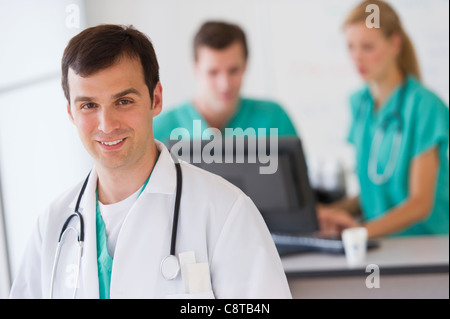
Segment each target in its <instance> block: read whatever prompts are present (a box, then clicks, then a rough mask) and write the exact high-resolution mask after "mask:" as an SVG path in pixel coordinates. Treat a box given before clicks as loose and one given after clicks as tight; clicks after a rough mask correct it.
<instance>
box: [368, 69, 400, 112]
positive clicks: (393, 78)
mask: <svg viewBox="0 0 450 319" xmlns="http://www.w3.org/2000/svg"><path fill="white" fill-rule="evenodd" d="M403 80H404V75H403V73H402V72H401V71H400V69H399V68H396V67H395V68H392V69H391V70H390V72H387V73H386V74H385V75H384V76H383V77H381V78H379V79H376V80H374V81H372V82H370V83H369V88H370V92H371V94H372V96H373V97H374V100H375V108H380V107H381V106H382V105H383V104H384V102H385V101H386V100H387V99H388V98H389V96H390V95H391V93H392V91H393V90H394V89H395V88H396V87H397V86H398V85H399V84H401V83H402V82H403Z"/></svg>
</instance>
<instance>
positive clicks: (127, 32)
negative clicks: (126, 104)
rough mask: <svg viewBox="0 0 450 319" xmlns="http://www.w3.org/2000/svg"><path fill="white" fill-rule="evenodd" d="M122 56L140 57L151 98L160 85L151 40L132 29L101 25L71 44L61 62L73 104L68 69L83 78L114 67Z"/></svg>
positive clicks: (131, 27)
mask: <svg viewBox="0 0 450 319" xmlns="http://www.w3.org/2000/svg"><path fill="white" fill-rule="evenodd" d="M123 56H128V57H130V58H139V59H140V61H141V65H142V69H143V71H144V80H145V84H146V85H147V87H148V90H149V93H150V98H151V99H152V100H153V91H154V89H155V86H156V84H157V83H158V82H159V65H158V60H157V58H156V54H155V50H154V49H153V45H152V43H151V41H150V39H149V38H148V37H147V36H146V35H145V34H143V33H142V32H140V31H138V30H136V29H135V28H134V27H133V26H131V25H130V26H122V25H114V24H102V25H98V26H95V27H91V28H87V29H85V30H83V31H82V32H80V33H79V34H78V35H76V36H74V37H73V38H72V39H71V40H70V41H69V43H68V45H67V47H66V49H65V50H64V54H63V57H62V61H61V68H62V79H61V82H62V83H61V84H62V87H63V90H64V95H65V96H66V99H67V101H68V102H69V103H70V94H69V83H68V72H69V68H71V69H72V70H74V71H75V73H76V74H80V75H81V76H89V75H91V74H94V73H95V72H97V71H100V70H103V69H106V68H108V67H110V66H112V65H113V64H114V63H116V62H117V60H118V59H119V58H121V57H123Z"/></svg>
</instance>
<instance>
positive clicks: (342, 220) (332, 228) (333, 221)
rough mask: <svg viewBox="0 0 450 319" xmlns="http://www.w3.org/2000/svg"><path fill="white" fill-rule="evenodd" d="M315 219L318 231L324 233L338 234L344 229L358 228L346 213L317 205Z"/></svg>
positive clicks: (338, 209)
mask: <svg viewBox="0 0 450 319" xmlns="http://www.w3.org/2000/svg"><path fill="white" fill-rule="evenodd" d="M317 218H318V220H319V226H320V231H321V232H324V233H337V234H340V233H341V232H342V231H343V230H344V229H345V228H349V227H357V226H359V225H358V222H357V221H356V220H355V218H353V216H352V215H351V214H350V213H349V212H348V211H346V210H344V209H340V208H332V207H328V206H324V205H319V206H318V207H317Z"/></svg>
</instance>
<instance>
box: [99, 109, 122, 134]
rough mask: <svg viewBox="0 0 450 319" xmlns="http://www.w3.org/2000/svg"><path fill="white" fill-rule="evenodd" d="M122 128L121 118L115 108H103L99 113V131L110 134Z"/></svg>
mask: <svg viewBox="0 0 450 319" xmlns="http://www.w3.org/2000/svg"><path fill="white" fill-rule="evenodd" d="M118 128H120V121H119V116H118V114H117V112H116V110H114V109H113V108H110V107H102V108H101V111H100V112H98V130H100V131H102V132H103V133H105V134H109V133H111V132H113V131H114V130H116V129H118Z"/></svg>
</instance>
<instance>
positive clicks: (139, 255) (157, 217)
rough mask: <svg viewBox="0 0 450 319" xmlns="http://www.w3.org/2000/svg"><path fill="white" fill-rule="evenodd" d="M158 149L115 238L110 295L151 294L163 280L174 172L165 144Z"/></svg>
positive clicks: (150, 295)
mask: <svg viewBox="0 0 450 319" xmlns="http://www.w3.org/2000/svg"><path fill="white" fill-rule="evenodd" d="M156 143H157V147H158V150H159V151H160V152H161V153H160V156H159V159H158V161H157V163H156V165H155V167H154V169H153V172H152V175H151V177H150V180H149V182H148V184H147V186H146V188H145V189H144V191H143V192H142V194H141V196H140V197H139V198H138V200H137V201H136V203H135V204H134V206H133V207H132V209H131V210H130V212H129V213H128V215H127V217H126V218H125V220H124V223H123V225H122V228H121V230H120V234H119V237H118V239H117V244H116V249H115V254H114V263H113V270H112V275H111V298H139V297H140V298H154V297H155V296H158V295H161V293H162V291H160V290H161V289H162V287H165V288H166V289H170V287H171V285H175V284H176V283H175V282H174V283H168V284H167V283H165V285H163V284H162V282H161V281H163V279H162V276H161V273H160V263H161V260H162V258H163V257H165V256H167V255H168V254H169V248H170V236H171V229H172V218H173V205H174V199H175V193H176V172H175V166H174V163H173V160H172V158H171V155H170V153H169V151H168V150H167V148H166V147H164V146H163V145H162V144H161V143H159V142H157V141H156Z"/></svg>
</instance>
